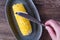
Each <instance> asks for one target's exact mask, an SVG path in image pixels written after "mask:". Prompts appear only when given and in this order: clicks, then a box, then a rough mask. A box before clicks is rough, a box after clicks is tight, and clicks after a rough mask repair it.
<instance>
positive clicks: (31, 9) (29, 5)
mask: <svg viewBox="0 0 60 40" xmlns="http://www.w3.org/2000/svg"><path fill="white" fill-rule="evenodd" d="M16 3H23V4H24V6H25V8H26V10H27V12H28V13H29V15H31V16H33V17H35V18H36V19H38V20H39V21H41V20H40V16H39V13H38V11H37V9H36V7H35V5H34V3H33V1H32V0H7V1H6V5H5V13H6V18H7V19H8V23H9V25H10V27H11V29H12V31H13V33H14V35H15V36H16V38H17V40H39V39H40V37H41V35H42V25H38V24H36V23H33V22H31V25H32V33H31V34H30V35H28V36H23V35H22V34H21V32H20V31H19V28H18V25H17V23H16V20H15V17H14V15H13V11H12V5H14V4H16Z"/></svg>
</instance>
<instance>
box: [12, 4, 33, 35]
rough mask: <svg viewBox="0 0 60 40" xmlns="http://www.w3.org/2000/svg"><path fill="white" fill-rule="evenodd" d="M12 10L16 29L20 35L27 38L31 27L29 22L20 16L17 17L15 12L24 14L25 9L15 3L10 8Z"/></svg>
mask: <svg viewBox="0 0 60 40" xmlns="http://www.w3.org/2000/svg"><path fill="white" fill-rule="evenodd" d="M12 8H13V12H14V16H15V18H16V21H17V24H18V27H19V29H20V31H21V33H22V34H23V36H27V35H29V34H30V33H31V32H32V27H31V24H30V21H29V20H28V19H26V18H24V17H22V16H19V15H17V14H16V12H25V13H26V9H25V8H24V5H23V4H22V3H20V4H19V3H17V4H14V5H13V6H12Z"/></svg>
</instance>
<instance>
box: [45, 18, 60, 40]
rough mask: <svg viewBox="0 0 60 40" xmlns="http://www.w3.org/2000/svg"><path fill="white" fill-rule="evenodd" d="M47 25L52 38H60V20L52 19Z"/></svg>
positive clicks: (55, 39)
mask: <svg viewBox="0 0 60 40" xmlns="http://www.w3.org/2000/svg"><path fill="white" fill-rule="evenodd" d="M45 25H46V27H45V28H46V29H47V31H48V33H49V34H50V36H51V38H52V40H60V22H58V21H55V20H52V19H51V20H48V21H47V22H46V23H45Z"/></svg>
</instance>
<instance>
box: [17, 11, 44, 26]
mask: <svg viewBox="0 0 60 40" xmlns="http://www.w3.org/2000/svg"><path fill="white" fill-rule="evenodd" d="M16 14H18V15H20V16H22V17H24V18H27V19H28V20H30V21H32V22H34V23H37V24H39V25H42V26H45V25H44V24H43V23H41V22H40V21H39V20H37V19H36V18H34V17H32V16H31V15H28V13H22V12H17V13H16Z"/></svg>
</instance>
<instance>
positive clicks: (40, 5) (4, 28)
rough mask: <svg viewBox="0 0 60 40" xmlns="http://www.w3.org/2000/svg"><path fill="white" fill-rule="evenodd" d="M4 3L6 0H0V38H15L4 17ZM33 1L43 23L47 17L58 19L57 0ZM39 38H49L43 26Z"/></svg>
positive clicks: (48, 39) (43, 39)
mask: <svg viewBox="0 0 60 40" xmlns="http://www.w3.org/2000/svg"><path fill="white" fill-rule="evenodd" d="M5 3H6V0H0V40H16V38H15V36H14V34H13V32H12V30H11V28H10V26H9V24H8V23H7V19H6V17H5V12H4V11H5V10H4V7H5ZM34 3H35V5H36V7H37V9H38V11H39V14H40V17H41V20H42V22H43V23H45V22H46V21H47V20H49V19H54V20H58V21H60V1H59V0H34ZM40 40H51V38H50V36H49V34H48V32H47V31H46V30H45V28H43V34H42V37H41V39H40Z"/></svg>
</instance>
